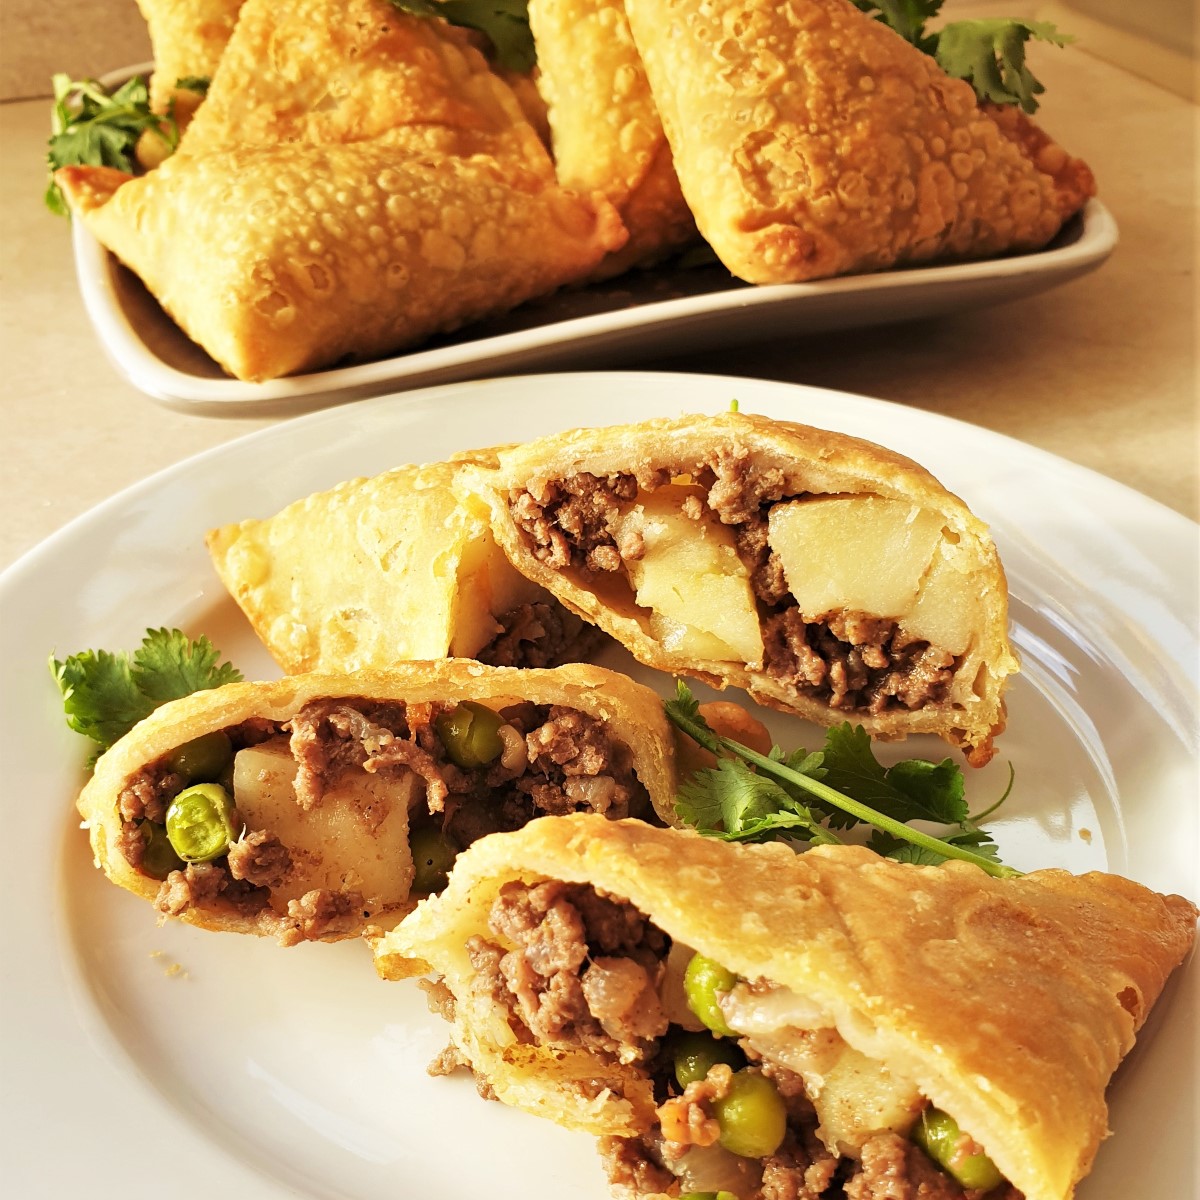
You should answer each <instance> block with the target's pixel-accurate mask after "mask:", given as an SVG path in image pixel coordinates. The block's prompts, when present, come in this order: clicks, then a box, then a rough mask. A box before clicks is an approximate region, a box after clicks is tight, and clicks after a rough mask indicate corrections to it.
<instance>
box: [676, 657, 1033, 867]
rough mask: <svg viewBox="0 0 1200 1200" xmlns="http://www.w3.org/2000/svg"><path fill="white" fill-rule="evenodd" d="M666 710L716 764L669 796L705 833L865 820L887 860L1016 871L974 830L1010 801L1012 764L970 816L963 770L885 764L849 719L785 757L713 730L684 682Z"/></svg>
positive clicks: (808, 830)
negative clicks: (811, 747) (990, 799)
mask: <svg viewBox="0 0 1200 1200" xmlns="http://www.w3.org/2000/svg"><path fill="white" fill-rule="evenodd" d="M665 708H666V713H667V717H668V718H669V719H670V721H671V723H672V724H673V725H675V726H676V728H678V729H680V730H681V731H682V732H683V733H685V734H687V736H688V737H690V738H691V739H692V740H693V741H695V742H697V743H698V744H699V745H701V746H703V747H704V748H705V749H706V750H708V751H710V752H711V753H713V754H715V755H716V756H717V765H716V766H715V767H710V768H707V769H704V770H700V771H697V772H696V773H695V774H694V775H692V777H691V778H690V779H688V780H686V781H685V782H684V783H683V785H682V787H681V788H680V790H679V794H678V796H677V797H676V801H675V807H676V811H677V812H678V813H679V815H680V817H682V819H683V820H684V821H685V822H686V823H687V824H688V825H691V826H693V827H695V828H696V829H697V830H699V832H701V833H703V834H706V835H707V836H709V837H719V838H722V839H723V840H725V841H766V840H770V839H772V838H784V839H792V840H798V841H806V842H810V843H812V844H814V845H820V844H831V843H838V842H840V841H841V840H842V839H841V838H840V837H839V836H838V833H837V831H838V830H842V829H847V828H850V827H851V826H854V825H857V824H860V823H866V824H869V825H871V826H872V827H873V831H872V835H871V839H870V841H869V842H868V845H869V846H870V847H871V849H873V850H875V851H876V852H877V853H879V854H882V855H884V856H885V857H888V858H896V859H900V860H902V861H906V862H916V863H938V862H943V861H944V860H945V859H948V858H956V859H960V860H961V861H963V862H969V863H974V864H975V866H977V867H980V868H982V869H983V870H984V871H986V872H987V873H988V874H989V875H992V876H995V877H996V878H1008V877H1011V876H1015V875H1019V874H1021V872H1020V871H1017V870H1015V869H1014V868H1012V867H1006V866H1004V865H1003V864H1001V863H1000V861H999V858H998V856H997V852H996V846H995V843H994V842H993V841H992V838H991V836H990V835H989V834H988V833H987V832H986V831H984V830H983V829H981V828H980V827H979V822H980V821H981V820H983V818H984V817H986V816H988V815H990V814H991V813H992V812H994V811H995V810H996V808H998V807H999V805H1000V804H1002V803H1003V802H1004V800H1005V799H1006V798H1007V796H1008V791H1009V790H1011V788H1012V776H1011V771H1010V776H1009V787H1008V789H1006V791H1005V793H1004V795H1003V796H1001V797H1000V799H999V800H998V801H997V802H996V804H993V805H992V806H991V807H990V808H988V809H987V810H986V811H985V812H982V813H979V814H978V815H976V816H971V814H970V812H969V810H968V808H967V803H966V799H965V797H964V789H963V779H962V772H961V771H960V770H959V768H958V767H957V766H956V765H955V764H954V763H952V762H951V761H950V760H949V759H945V760H943V761H942V762H940V763H932V762H928V761H926V760H924V759H910V760H908V761H906V762H901V763H897V764H896V765H895V766H892V767H884V766H883V765H882V764H881V763H879V762H878V761H877V760H876V758H875V755H874V753H873V752H872V749H871V741H870V738H869V737H868V736H867V733H866V731H865V730H863V729H862V728H861V727H855V726H852V725H850V724H849V722H847V723H845V724H843V725H840V726H838V727H836V728H834V729H831V730H830V731H829V732H828V734H827V736H826V740H825V748H824V749H823V750H819V751H815V752H813V753H809V752H808V751H806V750H796V751H793V752H792V753H791V754H785V753H784V752H783V751H782V750H780V749H779V747H778V746H773V747H772V748H771V753H770V754H769V755H765V754H759V753H758V751H756V750H752V749H750V747H749V746H744V745H743V744H742V743H741V742H737V741H734V740H733V739H732V738H727V737H722V736H721V735H719V734H718V733H716V732H715V731H714V730H713V729H712V727H711V726H710V725H709V724H708V722H707V721H705V719H704V717H703V716H702V714H701V713H700V706H699V704H698V702H697V701H696V698H695V696H693V695H692V692H691V689H690V688H689V687H688V686H687V684H685V683H684V682H683V681H682V680H678V681H676V694H675V699H674V700H668V701H667V702H666V705H665ZM751 768H754V769H753V770H752V769H751ZM909 821H932V822H935V823H937V824H941V825H946V826H950V830H949V831H948V832H947V833H946V834H945V835H944V836H942V837H935V836H934V835H932V834H929V833H925V832H923V831H922V830H919V829H914V828H913V827H912V826H911V825H909V824H907V822H909Z"/></svg>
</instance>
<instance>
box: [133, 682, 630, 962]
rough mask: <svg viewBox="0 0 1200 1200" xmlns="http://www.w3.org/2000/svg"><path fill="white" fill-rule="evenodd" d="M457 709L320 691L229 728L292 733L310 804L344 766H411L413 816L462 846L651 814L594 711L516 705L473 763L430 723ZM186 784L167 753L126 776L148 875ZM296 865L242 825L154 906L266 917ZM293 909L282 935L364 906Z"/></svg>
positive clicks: (335, 894)
mask: <svg viewBox="0 0 1200 1200" xmlns="http://www.w3.org/2000/svg"><path fill="white" fill-rule="evenodd" d="M453 707H454V705H452V704H434V703H424V704H409V705H405V704H402V703H376V702H374V701H369V700H365V699H362V698H349V699H344V700H343V699H337V700H317V701H313V702H312V703H310V704H308V705H306V706H305V707H304V708H303V709H302V710H301V711H300V712H299V713H298V714H297V715H296V716H295V717H294V718H293V719H292V720H291V721H290V722H288V723H286V725H285V724H284V723H280V722H268V721H261V720H254V721H249V722H246V723H244V724H243V725H240V726H236V727H233V728H230V729H228V730H226V731H225V732H226V733H227V734H228V735H229V737H230V741H231V742H232V744H233V749H234V753H235V754H236V753H237V751H239V750H241V749H244V748H245V747H246V746H250V745H256V744H258V743H260V742H263V741H266V740H267V739H269V738H273V737H279V736H282V735H285V734H286V735H290V741H289V746H290V749H291V752H292V756H293V757H294V759H295V760H296V764H297V771H296V782H295V787H296V799H297V803H298V804H300V805H301V806H302V807H303V808H305V809H312V808H313V807H315V806H317V805H319V804H320V803H321V802H322V799H323V797H324V794H325V791H326V790H327V789H328V788H329V787H330V786H332V785H333V784H334V783H335V782H336V780H337V779H338V778H339V777H341V776H342V775H344V774H345V773H347V772H354V771H370V772H374V773H377V774H384V775H386V773H387V772H388V771H389V770H390V771H397V770H401V769H407V770H412V771H415V772H416V773H417V774H418V775H419V776H420V777H421V779H422V781H423V783H424V788H425V812H424V814H423V815H420V816H418V815H415V814H414V815H413V817H412V820H413V822H414V824H419V823H420V822H421V821H423V820H427V821H431V822H432V821H436V822H438V823H439V824H440V825H441V826H442V827H443V828H444V830H445V832H446V833H447V834H448V835H449V836H450V837H451V838H452V839H453V840H454V841H455V842H456V843H457V844H458V845H459V846H460V847H465V846H467V845H469V844H470V843H471V842H473V841H475V840H476V839H477V838H479V837H481V836H483V835H484V834H487V833H492V832H495V831H497V830H500V829H516V828H519V827H520V826H522V825H524V824H526V823H527V822H529V821H530V820H532V819H533V818H534V817H536V816H540V815H543V814H548V813H567V812H578V811H592V812H599V813H606V814H607V815H609V816H612V817H625V816H646V815H649V814H650V813H651V806H650V801H649V797H648V795H647V793H646V790H645V788H644V787H643V786H642V784H641V783H640V781H639V780H638V779H637V776H636V775H635V773H634V771H633V766H632V755H631V754H630V752H629V749H628V747H626V746H624V745H623V744H621V743H619V742H618V741H617V740H616V739H615V738H614V737H613V736H612V734H611V733H610V732H609V731H608V729H607V728H606V727H605V726H604V725H603V724H602V723H601V722H599V721H597V720H596V719H594V718H592V717H590V716H588V715H587V714H585V713H581V712H578V711H576V710H574V709H570V708H565V707H561V706H557V705H535V704H518V705H513V706H511V707H510V708H507V709H505V710H504V711H503V712H502V713H501V716H502V717H503V719H504V721H505V722H506V724H505V726H504V727H502V729H501V738H502V741H503V742H504V751H503V752H502V753H501V755H500V756H499V758H497V759H496V760H495V761H494V762H493V763H491V764H489V765H487V766H484V767H480V768H477V769H474V770H470V771H467V770H462V769H460V768H459V767H457V766H455V765H454V764H453V763H452V762H450V761H449V759H448V758H447V756H446V751H445V747H444V746H443V744H442V742H441V739H440V738H439V736H438V734H437V730H436V727H435V722H436V720H437V718H438V717H439V716H440V715H441V714H442V713H443V712H446V711H448V710H450V709H452V708H453ZM185 786H186V781H185V780H184V779H183V778H182V776H180V775H178V774H176V773H175V772H173V771H171V770H170V769H169V768H168V767H167V765H166V760H165V759H164V760H163V761H161V762H158V763H152V764H149V765H148V766H146V767H144V768H143V769H142V770H141V771H139V772H138V773H137V774H136V775H134V776H132V777H131V778H130V779H129V780H127V781H126V784H125V786H124V787H123V789H122V790H121V793H120V795H119V797H118V807H119V810H120V812H121V815H122V826H121V831H120V833H119V834H118V837H117V844H118V846H119V848H120V850H121V853H122V854H123V855H124V857H125V859H126V861H127V862H128V863H129V864H130V866H132V867H133V868H134V869H135V870H138V871H142V872H143V873H146V872H145V870H144V857H145V853H146V845H147V834H148V831H149V830H150V829H151V828H159V830H160V832H161V825H162V822H163V820H164V819H165V816H166V810H167V807H168V806H169V804H170V802H171V800H172V799H174V797H175V796H176V795H178V794H179V792H180V791H182V790H183V789H184V787H185ZM358 816H359V817H360V819H361V820H363V821H364V822H365V823H366V824H367V826H368V828H373V827H375V826H377V825H378V824H379V823H380V822H382V821H383V820H384V819H385V817H386V812H382V811H381V812H375V811H373V809H372V807H371V806H369V805H368V806H367V807H366V808H365V809H363V810H361V811H359V813H358ZM372 822H374V823H375V826H373V825H372ZM147 823H150V824H149V825H147ZM237 824H238V822H237V821H235V826H236V825H237ZM293 867H294V863H293V858H292V854H291V853H290V852H289V850H288V848H287V847H286V846H285V845H284V844H283V842H282V841H280V839H279V838H278V837H276V836H275V835H274V834H272V833H270V832H269V831H267V830H252V829H246V830H244V831H243V834H242V836H241V837H240V838H238V840H237V841H236V842H234V843H233V845H232V846H231V847H230V849H229V851H228V853H227V854H225V855H222V856H221V857H220V858H218V859H215V860H214V861H213V862H210V863H201V864H190V865H188V866H187V867H184V868H182V869H179V870H175V871H172V872H170V874H169V875H168V876H167V878H166V879H165V880H163V881H162V883H161V886H160V888H159V892H158V896H157V899H156V904H157V906H158V908H159V910H160V911H161V912H164V913H167V914H169V915H172V916H179V915H180V914H182V913H184V912H186V911H187V910H188V909H190V908H199V909H207V910H222V911H227V912H232V913H236V914H238V915H241V916H244V917H255V916H258V915H260V914H262V915H264V916H268V915H270V914H269V910H270V907H271V906H270V894H271V889H272V888H275V887H279V886H280V885H281V884H282V883H283V882H284V881H285V880H287V879H288V878H289V875H290V873H291V872H292V870H293ZM287 909H288V912H287V917H286V918H283V917H282V914H278V915H279V917H280V920H282V921H283V922H284V924H285V925H286V926H287V928H286V929H284V931H283V933H282V934H281V936H284V937H285V938H289V937H290V938H291V939H292V940H304V939H308V938H319V937H325V936H333V935H337V934H340V933H345V932H349V931H351V930H353V929H354V928H355V927H356V926H357V924H359V923H361V920H362V919H363V917H364V915H365V914H364V911H363V898H362V896H361V895H359V894H358V893H357V892H352V891H344V892H343V891H332V890H329V889H325V888H320V889H314V890H312V891H309V892H306V893H305V894H304V895H302V896H301V897H300V898H299V899H296V900H290V901H289V902H288V905H287ZM289 930H290V931H291V932H290V933H289V932H288V931H289Z"/></svg>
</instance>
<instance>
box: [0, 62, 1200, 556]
mask: <svg viewBox="0 0 1200 1200" xmlns="http://www.w3.org/2000/svg"><path fill="white" fill-rule="evenodd" d="M116 65H119V64H113V63H98V64H97V69H98V70H101V69H107V68H110V67H113V66H116ZM1036 65H1037V69H1038V73H1039V74H1040V75H1041V77H1042V78H1043V79H1044V81H1045V82H1046V84H1047V86H1048V94H1047V98H1046V100H1045V103H1044V105H1043V109H1042V113H1041V119H1042V120H1043V122H1044V124H1045V125H1046V127H1047V128H1048V129H1050V130H1051V131H1052V132H1053V133H1054V135H1055V136H1056V137H1057V138H1058V139H1059V140H1060V141H1061V142H1062V143H1063V144H1064V145H1065V146H1067V147H1068V148H1069V149H1070V150H1071V151H1072V152H1074V153H1076V154H1079V155H1081V156H1083V157H1084V158H1086V159H1087V160H1088V162H1090V163H1091V164H1092V166H1093V168H1094V170H1095V172H1096V175H1097V177H1098V179H1099V181H1100V195H1101V198H1102V199H1103V200H1104V202H1105V203H1106V204H1107V205H1108V207H1109V208H1110V209H1111V210H1112V211H1113V213H1114V214H1115V216H1116V219H1117V222H1118V224H1119V226H1120V230H1121V243H1120V245H1119V247H1118V248H1117V251H1116V253H1115V254H1114V256H1113V257H1112V259H1110V260H1109V262H1108V263H1107V264H1105V265H1104V266H1103V267H1102V268H1101V269H1100V270H1099V271H1097V272H1095V273H1093V274H1091V275H1089V276H1087V277H1085V278H1084V279H1082V280H1078V281H1076V282H1074V283H1071V284H1068V285H1066V286H1065V287H1062V288H1059V289H1057V290H1055V291H1051V292H1048V293H1045V294H1043V295H1040V296H1038V297H1035V298H1033V299H1031V300H1026V301H1022V302H1019V303H1010V304H1006V305H1003V306H999V307H996V308H992V309H986V310H981V311H978V312H975V313H967V314H963V315H958V316H954V317H949V318H944V319H939V320H930V321H925V322H921V323H918V324H909V325H904V326H892V327H889V328H884V329H879V330H874V331H870V330H868V331H857V332H853V333H844V334H835V335H823V336H820V337H810V338H797V339H789V340H788V341H786V342H774V343H768V344H765V345H758V346H750V347H744V348H740V349H737V350H726V351H714V352H711V353H707V354H703V355H689V356H687V357H681V358H673V359H670V360H657V361H651V362H646V361H642V362H640V363H634V362H626V361H622V360H618V359H616V358H614V359H613V360H612V361H611V362H609V363H607V364H606V366H608V367H610V368H613V369H617V368H622V367H626V366H629V367H641V368H645V367H651V368H663V369H671V370H685V371H700V372H714V373H723V374H740V375H751V376H759V377H763V378H770V379H781V380H789V381H795V382H800V383H807V384H817V385H823V386H827V387H833V388H840V389H843V390H846V391H852V392H860V393H864V394H866V395H870V396H877V397H882V398H884V399H888V400H894V401H899V402H901V403H903V404H907V405H910V406H913V407H916V408H925V409H930V410H934V411H937V412H940V413H945V414H947V415H950V416H954V417H958V418H961V419H963V420H967V421H971V422H974V423H976V424H979V425H983V426H986V427H987V428H990V429H995V430H999V431H1002V432H1003V433H1006V434H1009V435H1011V436H1013V437H1016V438H1020V439H1022V440H1024V441H1027V442H1029V443H1031V444H1033V445H1036V446H1039V447H1042V448H1044V449H1046V450H1050V451H1052V452H1054V453H1056V454H1059V455H1062V456H1063V457H1065V458H1068V459H1071V460H1073V461H1075V462H1078V463H1082V464H1083V465H1085V466H1087V467H1091V468H1093V469H1094V470H1097V471H1100V472H1103V473H1104V474H1106V475H1109V476H1111V477H1112V478H1114V479H1117V480H1119V481H1120V482H1122V483H1124V484H1127V485H1129V486H1130V487H1133V488H1136V489H1138V490H1140V491H1142V492H1144V493H1146V494H1147V495H1149V496H1151V497H1153V498H1154V499H1156V500H1158V501H1161V502H1162V503H1163V504H1166V505H1169V506H1170V507H1171V508H1174V509H1176V510H1177V511H1179V512H1181V513H1184V514H1186V515H1187V516H1189V517H1191V518H1193V519H1195V518H1196V517H1197V515H1198V513H1200V497H1198V494H1197V462H1198V458H1200V455H1198V446H1197V328H1198V325H1197V302H1196V290H1195V289H1196V279H1195V276H1196V218H1197V206H1196V171H1195V168H1196V162H1195V147H1196V133H1197V128H1198V122H1197V108H1196V106H1195V105H1193V104H1191V103H1189V102H1188V101H1186V100H1183V99H1181V98H1179V97H1177V96H1174V95H1171V94H1170V93H1168V92H1166V91H1164V90H1161V89H1160V88H1158V87H1156V86H1155V85H1153V84H1151V83H1147V82H1144V81H1142V80H1140V79H1137V78H1135V77H1134V76H1133V75H1130V74H1127V73H1126V72H1124V71H1123V70H1121V69H1118V68H1116V67H1113V66H1110V65H1108V64H1106V63H1103V62H1101V61H1099V60H1097V59H1094V58H1092V57H1090V56H1088V55H1087V54H1086V53H1085V52H1083V51H1082V50H1080V49H1078V48H1073V49H1071V50H1068V51H1063V52H1056V51H1050V50H1040V51H1039V52H1038V57H1037V63H1036ZM47 113H48V106H47V104H46V103H45V102H44V101H20V102H14V103H9V104H4V105H0V144H2V146H3V162H4V169H3V173H2V174H0V237H2V251H3V256H2V275H0V287H2V312H0V315H2V328H0V364H2V369H0V420H2V428H0V456H2V463H0V465H2V470H3V484H2V487H3V490H2V493H0V496H2V501H3V513H4V519H3V521H2V522H0V567H3V566H7V565H8V564H9V563H11V562H12V561H13V560H14V559H15V558H17V557H18V556H20V555H21V554H23V553H24V552H25V551H27V550H29V549H30V548H31V547H33V546H34V545H36V543H37V542H39V541H40V540H41V539H43V538H44V537H46V536H47V535H48V534H50V533H52V532H53V531H54V530H55V529H57V528H58V527H59V526H60V525H62V524H64V523H65V522H67V521H69V520H70V519H71V518H73V517H75V516H76V515H78V514H79V513H82V512H84V511H86V510H87V509H88V508H90V507H91V506H93V505H94V504H96V503H97V502H98V501H100V500H103V499H104V498H106V497H107V496H110V495H112V494H113V493H114V492H116V491H118V490H120V489H121V488H123V487H125V486H127V485H128V484H131V483H134V482H135V481H137V480H139V479H142V478H143V477H145V476H146V475H148V474H150V473H152V472H154V471H156V470H158V469H160V468H161V467H164V466H167V465H168V464H170V463H172V462H175V461H177V460H179V459H182V458H185V457H187V456H189V455H191V454H194V453H196V452H197V451H200V450H204V449H207V448H208V447H211V446H214V445H217V444H219V443H221V442H224V441H227V440H228V439H230V438H233V437H237V436H238V435H240V434H243V433H247V432H249V431H250V430H253V429H256V428H259V427H261V426H263V425H266V424H269V423H270V422H268V421H266V420H261V419H245V418H241V419H239V418H212V417H201V416H193V415H190V414H183V413H179V412H175V411H171V410H169V409H166V408H163V407H161V406H160V405H159V404H157V403H156V402H154V401H153V400H150V399H149V398H147V397H146V396H144V395H142V394H141V393H139V392H138V391H136V390H135V389H134V388H133V387H132V386H131V385H130V384H128V383H126V382H125V381H124V380H123V379H122V378H121V377H119V376H118V375H117V373H116V371H115V370H114V368H113V367H112V366H111V365H110V364H109V363H108V361H107V360H106V358H105V356H104V352H103V350H102V348H101V346H100V344H99V342H98V341H97V339H96V337H95V335H94V333H93V332H92V329H91V326H90V324H89V323H88V319H87V317H86V315H85V313H84V310H83V306H82V304H81V302H80V299H79V294H78V291H77V288H76V284H75V278H74V267H73V262H72V257H71V248H70V239H69V229H68V225H67V222H66V221H65V220H62V219H60V218H55V217H53V216H51V215H50V214H49V213H48V212H47V211H46V210H45V209H44V208H43V207H42V199H41V197H42V192H43V188H44V169H43V164H44V146H45V138H46V133H47ZM967 499H968V501H969V497H967ZM1181 569H1183V570H1186V569H1188V567H1187V566H1186V565H1184V564H1181Z"/></svg>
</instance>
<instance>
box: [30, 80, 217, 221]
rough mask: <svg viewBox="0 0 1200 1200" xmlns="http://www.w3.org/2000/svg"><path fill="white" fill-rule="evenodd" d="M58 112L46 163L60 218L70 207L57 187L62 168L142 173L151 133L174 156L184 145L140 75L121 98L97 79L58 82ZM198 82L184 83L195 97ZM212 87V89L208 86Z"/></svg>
mask: <svg viewBox="0 0 1200 1200" xmlns="http://www.w3.org/2000/svg"><path fill="white" fill-rule="evenodd" d="M53 82H54V107H53V109H52V111H51V115H50V130H51V134H50V145H49V149H48V152H47V155H46V161H47V163H48V165H49V167H50V176H51V178H50V184H49V186H48V187H47V189H46V207H47V208H48V209H49V210H50V211H51V212H52V213H57V214H58V215H59V216H63V217H65V216H69V215H70V211H69V209H68V208H67V202H66V200H65V199H64V198H63V194H62V191H61V190H60V189H59V186H58V184H57V183H55V182H54V172H55V171H57V170H58V168H59V167H73V166H92V167H115V168H116V169H117V170H118V171H126V172H128V173H129V174H131V175H132V174H133V173H134V172H136V171H137V169H138V168H137V160H136V158H135V157H134V150H135V149H136V147H137V143H138V139H139V138H140V137H141V136H142V134H143V133H144V132H145V131H146V130H147V129H152V130H154V132H155V133H156V134H157V135H158V136H159V137H161V138H162V140H163V141H164V142H165V143H166V145H167V146H168V148H169V149H170V150H171V151H174V149H175V147H176V146H177V145H178V144H179V126H178V124H177V123H176V121H175V117H174V110H173V107H172V111H171V112H169V113H168V114H167V115H166V116H164V115H163V114H162V113H156V112H153V111H152V110H151V108H150V92H149V89H148V88H147V86H146V77H145V76H144V75H135V76H134V77H133V78H132V79H130V80H129V81H128V82H126V83H123V84H122V85H121V86H120V87H119V88H117V90H116V91H115V92H111V93H110V92H108V91H106V90H105V88H104V87H103V86H102V85H101V84H99V83H97V82H96V80H94V79H72V78H71V77H70V76H69V75H55V76H54V80H53ZM198 82H199V81H198V80H180V86H183V87H188V88H190V89H191V90H193V91H196V90H199V89H198V88H197V87H195V86H193V85H194V84H196V83H198ZM206 86H207V85H206Z"/></svg>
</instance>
